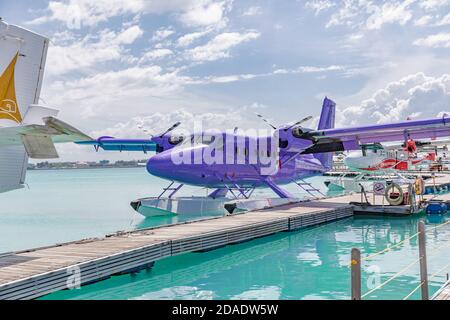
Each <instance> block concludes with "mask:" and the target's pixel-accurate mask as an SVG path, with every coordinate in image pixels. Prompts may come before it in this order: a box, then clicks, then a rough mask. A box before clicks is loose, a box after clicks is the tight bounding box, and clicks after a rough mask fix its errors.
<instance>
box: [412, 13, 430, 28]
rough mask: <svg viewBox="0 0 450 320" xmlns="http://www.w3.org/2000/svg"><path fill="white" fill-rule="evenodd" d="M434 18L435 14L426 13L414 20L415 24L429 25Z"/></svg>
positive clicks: (420, 25)
mask: <svg viewBox="0 0 450 320" xmlns="http://www.w3.org/2000/svg"><path fill="white" fill-rule="evenodd" d="M432 20H433V16H431V15H424V16H422V17H420V18H419V19H416V20H415V21H414V25H415V26H419V27H422V26H426V25H429V24H430V22H431V21H432Z"/></svg>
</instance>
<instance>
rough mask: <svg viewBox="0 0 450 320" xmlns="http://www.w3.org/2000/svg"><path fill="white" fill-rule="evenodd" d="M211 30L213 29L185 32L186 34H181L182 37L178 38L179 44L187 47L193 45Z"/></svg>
mask: <svg viewBox="0 0 450 320" xmlns="http://www.w3.org/2000/svg"><path fill="white" fill-rule="evenodd" d="M209 32H211V30H206V31H199V32H192V33H188V34H185V35H183V36H181V37H180V38H178V40H177V46H179V47H187V46H189V45H191V44H192V43H193V42H194V41H196V40H198V39H200V38H202V37H204V36H205V35H207V34H208V33H209Z"/></svg>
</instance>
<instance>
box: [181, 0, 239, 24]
mask: <svg viewBox="0 0 450 320" xmlns="http://www.w3.org/2000/svg"><path fill="white" fill-rule="evenodd" d="M231 5H232V1H230V0H226V1H219V2H213V1H211V0H197V1H194V2H193V3H192V4H191V5H190V6H189V7H188V9H187V10H185V12H184V13H182V14H181V15H180V21H181V22H183V23H184V24H185V25H187V26H190V27H198V26H208V25H220V24H223V23H224V22H225V20H224V15H225V13H226V12H228V11H230V10H231Z"/></svg>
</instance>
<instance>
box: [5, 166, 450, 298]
mask: <svg viewBox="0 0 450 320" xmlns="http://www.w3.org/2000/svg"><path fill="white" fill-rule="evenodd" d="M323 180H324V178H322V177H316V178H312V179H311V181H312V182H313V183H314V185H315V186H317V187H321V188H323V183H322V182H323ZM27 182H28V184H29V187H30V188H29V189H22V190H18V191H14V192H10V193H5V194H0V203H1V206H0V252H6V251H12V250H19V249H25V248H30V247H37V246H42V245H49V244H54V243H58V242H64V241H69V240H77V239H80V238H85V237H94V236H102V235H104V234H106V233H110V232H115V231H118V230H131V229H136V228H141V227H148V226H152V225H159V224H167V223H173V222H177V221H182V220H183V219H196V218H201V217H200V216H197V217H192V216H191V217H176V216H173V217H169V218H157V219H155V218H151V219H144V218H143V217H142V216H140V215H139V214H137V213H135V212H134V211H133V210H132V209H131V207H130V206H129V202H130V201H131V200H134V199H136V198H139V197H144V196H151V195H157V194H159V192H160V190H161V187H162V186H165V185H167V182H165V181H163V180H160V179H157V178H155V177H151V176H149V175H148V174H146V172H145V169H144V168H137V169H93V170H57V171H31V172H29V173H28V177H27ZM289 189H290V190H291V191H293V190H295V189H294V187H292V186H291V187H289ZM206 192H207V190H204V189H201V188H186V189H185V190H184V191H183V193H182V194H184V195H187V194H195V195H203V194H206ZM257 194H259V195H267V194H268V191H267V190H266V191H265V190H258V192H257ZM297 195H299V196H300V193H297ZM418 219H425V220H426V222H427V229H428V231H427V232H428V242H427V248H428V251H429V272H430V274H432V273H434V272H436V271H437V270H439V269H441V268H442V267H443V266H444V265H445V264H446V263H448V262H449V260H448V257H449V256H450V248H449V247H450V244H449V245H447V244H446V243H447V242H448V241H449V240H450V224H448V225H446V226H444V227H442V228H440V229H437V230H434V229H433V226H435V225H436V224H439V223H442V222H444V221H446V219H448V217H447V216H446V217H441V218H435V219H437V220H435V221H430V220H429V218H427V217H425V216H421V217H419V218H418V217H415V218H390V219H388V218H373V219H366V218H364V219H360V218H351V219H346V220H342V221H338V222H336V223H331V224H326V225H321V226H317V227H314V228H310V229H306V230H301V231H297V232H292V233H280V234H276V235H273V236H269V237H265V238H261V239H256V240H253V241H250V242H246V243H241V244H236V245H231V246H227V247H224V248H220V249H217V250H213V251H209V252H205V253H189V254H183V255H180V256H176V257H170V258H167V259H163V260H161V261H157V262H156V263H155V265H154V267H153V268H152V269H151V271H149V272H147V271H142V272H140V273H138V274H135V275H122V276H113V277H111V278H110V279H107V280H105V281H101V282H98V283H95V284H92V285H88V286H84V287H82V288H81V289H78V290H71V291H68V290H67V291H60V292H57V293H54V294H51V295H48V296H46V297H44V299H188V298H191V299H243V298H249V299H263V298H265V299H348V298H349V283H350V279H349V269H348V266H347V263H348V261H349V253H350V250H351V248H352V247H358V248H360V249H361V250H362V252H363V255H368V254H370V253H373V252H378V251H379V250H382V249H384V248H385V247H386V246H387V245H392V244H396V243H399V242H400V241H402V239H405V238H407V237H408V236H411V235H413V234H415V233H416V228H417V222H418ZM440 246H442V248H440V249H439V251H438V252H439V254H435V255H432V254H431V252H433V250H434V248H436V247H440ZM417 255H418V248H417V239H412V240H410V241H406V242H405V243H404V244H402V245H401V246H400V247H399V248H396V249H395V250H392V251H390V252H387V253H385V254H382V255H380V256H377V257H376V258H375V259H374V260H372V261H370V262H366V263H365V264H364V269H363V276H364V279H363V292H367V291H368V290H369V289H368V285H367V284H368V283H369V285H370V283H376V281H378V280H379V281H381V282H382V281H385V280H387V279H388V278H389V277H390V276H392V275H394V274H395V273H396V272H398V271H400V270H401V269H402V268H404V267H406V266H407V265H408V264H409V263H411V262H413V261H414V260H416V259H417ZM418 275H419V270H418V266H417V265H415V266H414V267H413V268H411V269H410V270H408V271H407V272H406V273H405V274H404V275H402V276H400V277H398V278H397V279H396V280H394V281H392V282H391V283H389V284H388V285H387V286H385V287H384V288H383V289H382V290H379V291H376V292H375V293H373V294H372V295H370V296H369V297H368V298H370V299H380V298H383V299H401V298H403V297H404V296H405V295H406V294H407V293H408V292H409V291H411V290H412V289H413V288H414V287H415V286H417V284H418V281H419V279H418ZM444 281H445V274H444V273H441V274H440V275H439V277H436V278H435V279H432V280H431V281H430V284H431V292H432V293H433V292H435V291H436V290H437V289H438V288H439V287H440V285H441V284H442V283H443V282H444ZM417 298H419V294H418V293H416V294H415V295H413V296H412V297H411V299H417Z"/></svg>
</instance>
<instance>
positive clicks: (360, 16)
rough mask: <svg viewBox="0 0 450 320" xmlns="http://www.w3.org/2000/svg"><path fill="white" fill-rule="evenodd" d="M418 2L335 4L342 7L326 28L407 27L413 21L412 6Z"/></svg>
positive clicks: (351, 0) (349, 0) (363, 0)
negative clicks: (339, 26) (394, 25)
mask: <svg viewBox="0 0 450 320" xmlns="http://www.w3.org/2000/svg"><path fill="white" fill-rule="evenodd" d="M416 2H417V0H406V1H396V0H395V1H393V0H388V1H385V2H384V3H383V4H378V3H377V2H372V1H366V0H360V1H357V0H345V1H341V2H337V3H336V2H335V4H336V5H337V4H338V3H339V5H340V7H339V9H338V10H337V11H335V12H334V13H333V14H332V15H331V17H330V20H329V21H328V23H327V24H326V27H327V28H329V27H333V26H338V25H346V26H349V27H351V28H360V29H368V30H376V29H380V28H381V27H382V26H383V25H385V24H394V23H398V24H400V25H405V24H406V23H407V22H409V21H410V20H411V19H412V16H413V9H412V5H413V4H415V3H416Z"/></svg>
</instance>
